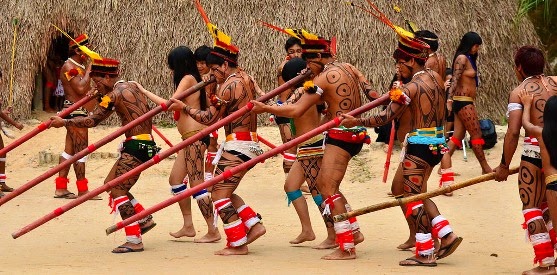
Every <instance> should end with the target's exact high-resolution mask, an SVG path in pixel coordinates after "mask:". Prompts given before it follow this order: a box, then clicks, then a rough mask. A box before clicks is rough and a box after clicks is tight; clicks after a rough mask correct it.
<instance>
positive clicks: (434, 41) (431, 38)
mask: <svg viewBox="0 0 557 275" xmlns="http://www.w3.org/2000/svg"><path fill="white" fill-rule="evenodd" d="M414 34H415V35H416V36H417V37H418V38H420V40H422V41H423V42H425V43H426V44H428V45H429V48H430V49H431V50H432V51H434V52H436V51H437V49H439V41H438V39H439V37H438V36H437V35H436V34H435V33H433V32H431V31H428V30H421V31H417V32H415V33H414Z"/></svg>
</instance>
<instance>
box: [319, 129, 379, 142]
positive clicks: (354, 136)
mask: <svg viewBox="0 0 557 275" xmlns="http://www.w3.org/2000/svg"><path fill="white" fill-rule="evenodd" d="M327 136H329V137H330V138H332V139H336V140H341V141H344V142H348V143H357V144H361V143H367V144H369V143H371V140H370V138H369V136H368V135H367V132H366V131H362V132H359V133H354V132H349V131H342V130H335V129H330V130H329V131H328V132H327Z"/></svg>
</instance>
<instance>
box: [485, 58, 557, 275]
mask: <svg viewBox="0 0 557 275" xmlns="http://www.w3.org/2000/svg"><path fill="white" fill-rule="evenodd" d="M515 74H516V76H517V78H518V80H519V81H522V83H521V84H520V85H518V86H517V87H516V88H515V89H514V90H513V91H512V92H511V93H510V95H509V103H520V104H522V105H524V110H514V111H512V112H510V113H509V118H508V128H507V133H506V134H505V142H504V144H503V155H502V156H501V163H500V164H499V166H498V167H497V168H495V180H497V181H506V180H507V178H508V176H509V165H510V162H511V161H512V157H513V155H514V153H515V151H516V148H517V146H518V140H519V137H520V128H522V127H524V129H525V130H526V136H530V137H537V134H538V130H539V129H540V128H542V127H543V116H544V113H543V109H544V106H545V102H546V101H547V99H548V98H549V97H551V96H553V95H557V77H546V76H542V77H532V78H528V77H527V75H526V74H525V73H524V72H523V70H522V68H521V66H518V67H516V68H515ZM526 78H528V79H526ZM527 105H528V107H527ZM524 117H526V118H527V122H528V123H524ZM538 142H540V148H541V146H542V145H541V143H542V140H541V138H539V137H538ZM540 152H543V150H540ZM543 162H544V161H543V154H542V163H543ZM546 162H547V161H546ZM544 179H545V175H544V173H542V171H541V169H540V168H539V167H537V166H536V165H534V164H532V163H530V162H528V161H521V162H520V168H519V175H518V189H519V196H520V200H521V201H522V209H523V210H525V209H531V208H539V207H540V204H541V203H542V202H543V201H544V200H545V195H546V194H550V195H551V196H552V197H551V198H549V197H548V198H547V200H548V203H549V201H550V200H552V201H553V203H555V198H556V197H555V196H554V195H555V194H554V193H555V192H554V191H546V188H545V183H544ZM546 232H547V227H546V226H545V222H544V221H543V220H535V221H533V222H530V223H529V224H528V233H529V234H538V233H546ZM552 270H553V271H554V269H552ZM546 271H547V269H546V268H542V269H540V268H539V267H536V268H533V269H531V270H528V271H525V273H526V274H540V273H542V274H543V272H546Z"/></svg>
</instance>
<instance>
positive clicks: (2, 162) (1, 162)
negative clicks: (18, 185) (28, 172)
mask: <svg viewBox="0 0 557 275" xmlns="http://www.w3.org/2000/svg"><path fill="white" fill-rule="evenodd" d="M1 83H2V71H1V70H0V84H1ZM0 107H1V106H0ZM11 112H12V108H11V107H8V108H6V109H4V110H2V111H1V112H0V119H2V120H4V121H6V122H8V123H9V124H11V125H13V126H15V127H16V128H17V129H19V130H21V129H23V124H21V123H19V122H15V121H14V120H13V119H12V118H11V117H10V116H9V114H10V113H11ZM2 148H4V140H3V139H2V136H0V149H2ZM12 191H14V189H13V188H11V187H9V186H8V185H7V184H6V154H4V155H1V156H0V198H1V197H3V196H4V192H12Z"/></svg>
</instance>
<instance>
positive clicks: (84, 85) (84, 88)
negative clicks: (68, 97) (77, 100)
mask: <svg viewBox="0 0 557 275" xmlns="http://www.w3.org/2000/svg"><path fill="white" fill-rule="evenodd" d="M90 72H91V63H89V65H87V68H86V69H85V73H84V75H83V76H75V77H72V79H70V80H69V81H68V82H69V83H70V87H72V90H73V91H75V92H76V94H78V95H79V96H85V95H87V93H88V92H89V91H90V90H91V77H89V73H90Z"/></svg>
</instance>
